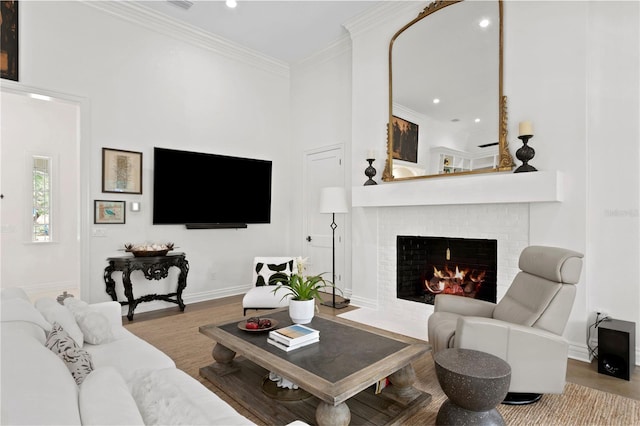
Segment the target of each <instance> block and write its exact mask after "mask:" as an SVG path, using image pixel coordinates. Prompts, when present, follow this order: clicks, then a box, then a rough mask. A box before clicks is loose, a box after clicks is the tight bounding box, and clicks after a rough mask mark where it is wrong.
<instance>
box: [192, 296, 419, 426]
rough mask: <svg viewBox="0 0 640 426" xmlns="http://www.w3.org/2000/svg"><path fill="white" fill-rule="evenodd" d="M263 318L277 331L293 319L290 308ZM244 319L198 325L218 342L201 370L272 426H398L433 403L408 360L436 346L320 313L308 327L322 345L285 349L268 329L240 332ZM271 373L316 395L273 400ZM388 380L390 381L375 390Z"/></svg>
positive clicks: (410, 360) (219, 386)
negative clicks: (297, 425) (297, 423)
mask: <svg viewBox="0 0 640 426" xmlns="http://www.w3.org/2000/svg"><path fill="white" fill-rule="evenodd" d="M263 318H271V319H275V320H277V321H278V326H277V327H278V328H280V327H285V326H287V325H290V324H291V320H290V319H289V314H288V311H287V308H284V309H277V310H273V311H269V312H267V313H265V314H264V315H263ZM244 320H246V317H245V318H239V319H237V320H235V321H231V322H227V323H223V324H210V325H205V326H202V327H200V332H201V333H202V334H204V335H206V336H208V337H210V338H211V339H213V340H214V341H215V342H216V344H215V346H214V348H213V352H212V355H213V358H214V360H215V362H214V363H213V364H211V365H209V366H206V367H203V368H201V369H200V375H201V376H203V377H206V378H207V379H208V380H209V381H211V382H212V383H213V384H215V385H216V386H217V387H218V388H220V389H221V390H222V391H223V392H225V393H226V394H227V395H229V396H230V397H231V398H233V399H234V400H235V401H237V402H238V403H240V404H241V405H242V406H243V407H245V408H246V409H247V410H249V411H250V412H251V413H253V414H254V415H255V416H257V417H258V418H260V419H262V420H263V421H264V422H266V423H268V424H286V423H290V422H292V421H294V420H302V421H304V422H306V423H308V424H318V425H332V426H337V425H347V424H350V423H351V424H399V423H401V422H403V421H404V420H406V419H407V418H409V417H410V416H411V415H413V414H414V413H415V412H416V411H417V410H418V409H420V408H421V407H423V406H425V405H426V404H428V403H429V402H431V395H430V394H428V393H426V392H422V391H420V390H418V389H416V388H414V387H413V383H414V381H415V372H414V370H413V367H412V366H411V362H412V361H414V360H415V359H417V358H419V357H422V356H426V354H427V353H428V352H429V351H430V350H431V345H429V344H428V343H426V342H424V341H422V340H417V339H413V338H411V337H407V336H402V335H399V334H395V333H392V332H388V331H385V330H380V329H376V328H373V327H368V326H366V325H363V324H359V323H355V322H351V321H348V320H344V319H342V318H338V317H334V316H328V315H323V314H316V316H315V317H314V318H313V321H312V322H311V323H310V324H308V326H310V327H312V328H315V329H317V330H319V331H320V342H318V343H314V344H311V345H309V346H306V347H303V348H300V349H297V350H294V351H291V352H285V351H283V350H281V349H278V348H277V347H275V346H273V345H271V344H269V343H267V335H268V332H248V331H245V330H241V329H240V328H239V327H238V323H240V322H243V321H244ZM236 355H238V356H236ZM270 371H271V372H275V373H277V374H279V375H280V376H282V377H284V378H286V379H288V380H290V381H292V382H294V383H295V384H297V385H298V386H299V387H300V388H301V389H303V390H304V391H306V392H308V393H309V394H311V395H312V396H310V397H309V398H306V399H302V400H294V401H284V400H277V399H273V398H272V396H270V395H269V394H268V393H267V392H265V391H263V386H262V384H263V381H264V378H265V377H266V376H267V375H268V374H269V372H270ZM385 377H388V378H389V381H390V382H391V383H392V385H391V386H388V387H387V388H385V389H384V390H383V391H382V392H381V393H379V394H375V392H374V388H375V386H374V385H375V384H376V383H377V382H378V381H379V380H380V379H383V378H385Z"/></svg>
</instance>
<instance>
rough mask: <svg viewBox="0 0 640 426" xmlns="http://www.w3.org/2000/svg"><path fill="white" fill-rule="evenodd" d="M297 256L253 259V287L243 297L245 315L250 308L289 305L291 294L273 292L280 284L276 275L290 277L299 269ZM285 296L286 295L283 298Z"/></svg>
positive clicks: (273, 307)
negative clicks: (275, 279)
mask: <svg viewBox="0 0 640 426" xmlns="http://www.w3.org/2000/svg"><path fill="white" fill-rule="evenodd" d="M295 259H296V258H295V257H293V256H291V257H286V256H283V257H255V258H254V259H253V288H252V289H251V290H249V291H248V292H247V294H245V295H244V298H243V299H242V309H243V315H247V310H249V309H256V310H260V309H276V308H283V307H285V306H289V299H290V298H291V296H290V295H286V296H285V292H284V291H282V292H277V293H275V294H274V293H273V290H274V289H275V288H276V286H277V285H278V284H279V282H277V281H274V278H276V277H288V276H289V275H291V274H295V273H297V271H298V264H297V263H296V261H295ZM283 296H285V297H284V298H283Z"/></svg>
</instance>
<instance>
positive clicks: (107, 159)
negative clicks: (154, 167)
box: [102, 148, 142, 194]
mask: <svg viewBox="0 0 640 426" xmlns="http://www.w3.org/2000/svg"><path fill="white" fill-rule="evenodd" d="M102 192H118V193H126V194H142V153H141V152H135V151H123V150H120V149H111V148H102Z"/></svg>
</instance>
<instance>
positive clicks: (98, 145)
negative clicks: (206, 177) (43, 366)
mask: <svg viewBox="0 0 640 426" xmlns="http://www.w3.org/2000/svg"><path fill="white" fill-rule="evenodd" d="M89 3H92V2H89ZM116 6H117V5H116ZM117 12H118V11H117V10H116V14H112V13H110V12H108V11H103V10H99V9H97V8H94V7H93V6H92V5H90V4H83V3H79V2H22V3H21V9H20V15H21V16H20V19H21V22H20V33H21V40H20V44H21V49H20V52H21V63H20V71H21V76H20V83H21V84H25V85H30V86H34V87H39V88H45V89H49V90H56V91H58V92H62V93H69V94H73V95H77V96H81V97H86V98H87V99H89V101H90V104H91V121H90V123H91V125H90V129H89V131H90V133H91V135H90V136H91V145H90V146H83V147H82V149H88V150H90V159H91V160H90V161H91V164H92V165H93V167H92V168H91V172H90V176H85V177H84V179H90V194H91V195H90V203H91V206H84V208H87V209H89V210H90V211H91V214H92V208H93V207H92V206H93V200H94V199H116V200H119V199H123V200H125V201H127V202H130V201H139V202H140V203H141V206H142V211H141V212H140V213H131V212H128V214H127V223H126V224H125V225H109V226H104V225H101V226H100V227H101V228H103V229H105V230H106V233H107V236H106V237H104V238H91V239H90V240H89V241H90V242H89V247H87V248H86V259H87V261H88V262H89V263H90V267H89V273H88V276H89V278H88V279H89V281H90V282H89V283H83V297H85V298H87V299H89V300H92V301H97V300H107V299H108V296H107V294H106V293H105V291H104V287H105V285H104V281H103V278H102V275H103V270H104V267H105V266H106V261H105V259H106V258H107V257H109V256H113V255H117V254H120V253H121V252H118V251H117V250H118V249H119V248H121V247H122V244H123V243H125V242H145V241H161V242H164V241H173V242H174V243H175V244H176V246H177V247H179V250H180V251H184V252H185V253H186V254H187V260H188V261H189V263H190V271H189V276H188V285H187V288H186V290H185V293H184V296H185V301H186V302H187V303H189V301H195V300H202V299H210V298H214V297H221V296H225V295H229V294H235V293H242V292H244V290H245V289H246V288H247V287H248V285H249V283H250V280H251V261H252V257H253V256H256V255H264V256H268V255H278V254H282V253H285V252H288V248H289V243H290V235H291V234H290V232H291V231H290V227H289V222H290V219H291V217H292V215H294V212H292V211H291V209H290V202H291V181H292V179H291V173H290V172H289V164H290V151H291V146H290V138H289V133H288V132H287V130H286V129H288V128H289V79H288V70H287V67H286V66H283V65H280V64H275V65H274V63H272V62H270V61H266V60H265V61H262V60H261V59H260V58H257V59H255V60H251V59H249V60H243V58H240V57H241V56H242V54H243V53H242V52H239V53H238V54H237V56H238V57H239V58H240V59H236V58H235V57H234V56H233V55H230V54H228V53H227V52H226V50H225V49H226V48H227V46H223V47H224V48H225V49H223V48H221V49H220V52H222V53H220V52H218V50H217V49H218V48H217V45H216V43H215V40H208V39H204V40H199V42H198V43H193V42H185V41H183V40H182V39H181V38H180V36H179V34H178V36H177V37H176V35H175V34H171V36H170V35H166V33H165V32H166V31H170V30H171V28H169V27H167V26H163V25H154V24H153V22H152V23H151V24H149V23H148V22H146V21H145V19H144V18H143V17H140V18H138V20H136V19H133V21H129V20H125V19H122V18H120V17H119V16H117ZM246 56H250V55H246ZM263 62H264V63H263ZM154 146H162V147H169V148H176V149H185V150H194V151H204V152H212V153H218V154H227V155H236V156H245V157H253V158H263V159H267V160H272V161H273V193H272V223H271V224H270V225H249V227H248V228H247V229H241V230H189V231H188V230H186V229H185V228H184V227H183V226H177V225H176V226H153V225H151V206H152V197H151V194H152V165H153V162H152V160H153V147H154ZM103 147H109V148H117V149H126V150H132V151H140V152H142V153H143V193H142V195H129V194H127V195H118V194H104V193H102V192H101V166H100V165H101V149H102V148H103ZM176 178H179V176H177V177H176ZM241 178H246V177H243V176H242V175H241V171H239V174H238V176H217V175H216V174H215V172H213V173H212V176H211V181H210V182H202V183H195V184H200V185H202V187H203V188H202V189H203V194H204V199H203V204H204V205H205V206H206V205H210V204H214V203H220V202H224V200H218V199H215V186H216V185H223V184H224V182H225V181H227V180H229V179H241ZM190 184H193V183H190ZM209 194H210V195H209ZM95 227H96V226H95V225H91V228H95ZM144 285H148V286H153V292H162V290H163V286H165V287H166V286H169V287H173V286H175V284H174V283H173V282H162V283H158V282H155V283H145V284H144ZM144 285H142V284H141V286H140V287H139V289H142V288H144ZM85 287H86V288H87V291H85ZM158 303H161V302H158ZM143 307H144V305H141V306H140V308H143Z"/></svg>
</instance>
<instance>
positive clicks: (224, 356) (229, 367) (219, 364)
mask: <svg viewBox="0 0 640 426" xmlns="http://www.w3.org/2000/svg"><path fill="white" fill-rule="evenodd" d="M211 356H213V359H214V360H215V361H216V362H215V363H214V364H211V368H213V369H214V370H215V372H216V373H218V374H219V375H221V376H224V375H225V374H229V373H234V372H236V371H238V367H237V366H236V365H235V363H234V362H233V358H234V357H235V356H236V353H235V352H234V351H232V350H231V349H229V348H227V347H226V346H223V345H221V344H220V343H216V345H215V346H214V347H213V350H212V351H211Z"/></svg>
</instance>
